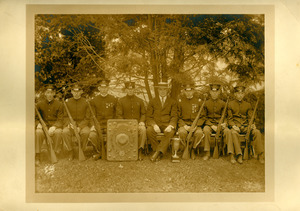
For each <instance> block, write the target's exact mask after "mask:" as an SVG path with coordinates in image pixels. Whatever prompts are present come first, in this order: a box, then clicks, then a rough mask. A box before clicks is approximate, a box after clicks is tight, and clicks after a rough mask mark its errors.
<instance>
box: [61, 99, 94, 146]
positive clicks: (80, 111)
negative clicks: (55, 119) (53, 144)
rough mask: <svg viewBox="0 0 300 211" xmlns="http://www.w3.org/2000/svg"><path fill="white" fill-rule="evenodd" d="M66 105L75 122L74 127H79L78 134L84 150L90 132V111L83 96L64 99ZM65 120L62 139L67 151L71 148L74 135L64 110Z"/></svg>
mask: <svg viewBox="0 0 300 211" xmlns="http://www.w3.org/2000/svg"><path fill="white" fill-rule="evenodd" d="M66 105H67V107H68V109H69V112H70V114H71V117H72V118H73V120H74V121H75V122H76V127H79V129H80V131H79V135H80V139H81V147H82V150H83V151H85V150H86V146H87V142H88V137H89V134H90V128H89V122H90V111H89V108H88V105H87V102H86V99H85V98H82V97H81V98H80V99H74V98H70V99H68V100H67V101H66ZM64 116H65V121H64V129H63V139H64V144H65V147H66V148H67V150H68V151H70V150H72V135H74V129H73V128H72V127H70V123H71V122H70V119H69V117H68V115H67V112H66V110H65V115H64Z"/></svg>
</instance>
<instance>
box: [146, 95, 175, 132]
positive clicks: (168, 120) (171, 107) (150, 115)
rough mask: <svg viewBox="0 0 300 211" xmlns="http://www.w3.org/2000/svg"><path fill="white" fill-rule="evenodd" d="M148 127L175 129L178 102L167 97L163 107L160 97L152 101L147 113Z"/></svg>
mask: <svg viewBox="0 0 300 211" xmlns="http://www.w3.org/2000/svg"><path fill="white" fill-rule="evenodd" d="M146 124H147V126H153V125H155V124H157V125H163V126H168V125H172V126H173V127H174V128H176V126H177V104H176V101H175V100H173V99H172V98H170V97H169V96H168V97H167V99H166V101H165V103H164V105H163V106H162V104H161V101H160V99H159V97H155V98H153V99H152V100H150V102H149V105H148V109H147V112H146Z"/></svg>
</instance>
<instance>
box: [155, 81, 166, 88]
mask: <svg viewBox="0 0 300 211" xmlns="http://www.w3.org/2000/svg"><path fill="white" fill-rule="evenodd" d="M155 87H158V88H169V84H168V82H159V83H158V84H157V85H156V86H155Z"/></svg>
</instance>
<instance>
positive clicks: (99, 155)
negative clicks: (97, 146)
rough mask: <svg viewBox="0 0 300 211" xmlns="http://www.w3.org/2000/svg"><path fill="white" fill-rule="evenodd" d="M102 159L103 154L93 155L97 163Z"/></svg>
mask: <svg viewBox="0 0 300 211" xmlns="http://www.w3.org/2000/svg"><path fill="white" fill-rule="evenodd" d="M100 158H101V154H99V153H97V154H94V155H93V159H94V160H95V161H96V160H99V159H100Z"/></svg>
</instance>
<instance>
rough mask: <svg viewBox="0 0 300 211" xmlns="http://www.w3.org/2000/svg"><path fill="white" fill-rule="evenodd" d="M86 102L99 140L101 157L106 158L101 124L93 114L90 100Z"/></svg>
mask: <svg viewBox="0 0 300 211" xmlns="http://www.w3.org/2000/svg"><path fill="white" fill-rule="evenodd" d="M86 102H87V104H88V106H89V109H90V111H91V114H92V118H93V121H94V124H95V128H96V131H97V133H98V137H99V139H100V140H101V158H102V159H103V160H104V159H105V158H106V153H105V148H104V139H103V135H102V130H101V126H100V123H99V121H98V120H97V118H96V116H95V113H94V111H93V109H92V107H91V104H90V102H89V101H88V100H87V101H86ZM96 150H97V149H96ZM97 151H98V150H97Z"/></svg>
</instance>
